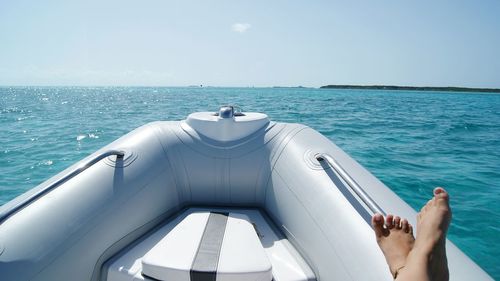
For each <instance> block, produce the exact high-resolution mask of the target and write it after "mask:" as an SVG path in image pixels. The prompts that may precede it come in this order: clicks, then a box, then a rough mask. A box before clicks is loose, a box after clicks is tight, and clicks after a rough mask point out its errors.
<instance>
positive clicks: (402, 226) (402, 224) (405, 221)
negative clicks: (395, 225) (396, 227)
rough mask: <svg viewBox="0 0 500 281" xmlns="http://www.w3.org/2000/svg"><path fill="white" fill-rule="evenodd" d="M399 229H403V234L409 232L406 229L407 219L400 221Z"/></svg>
mask: <svg viewBox="0 0 500 281" xmlns="http://www.w3.org/2000/svg"><path fill="white" fill-rule="evenodd" d="M401 229H403V231H404V232H408V231H409V230H410V229H409V228H408V220H407V219H402V220H401Z"/></svg>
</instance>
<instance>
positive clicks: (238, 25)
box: [231, 23, 252, 33]
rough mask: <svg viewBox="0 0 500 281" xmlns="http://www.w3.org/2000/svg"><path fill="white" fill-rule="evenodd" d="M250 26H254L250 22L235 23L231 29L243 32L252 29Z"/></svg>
mask: <svg viewBox="0 0 500 281" xmlns="http://www.w3.org/2000/svg"><path fill="white" fill-rule="evenodd" d="M250 27H252V25H251V24H249V23H235V24H233V25H232V26H231V29H232V30H233V31H234V32H239V33H243V32H246V31H247V30H248V29H250Z"/></svg>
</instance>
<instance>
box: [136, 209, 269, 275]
mask: <svg viewBox="0 0 500 281" xmlns="http://www.w3.org/2000/svg"><path fill="white" fill-rule="evenodd" d="M142 275H144V276H147V277H151V278H154V279H156V280H161V281H170V280H177V281H216V280H217V281H230V280H239V281H246V280H248V281H250V280H252V281H253V280H259V281H271V280H272V278H273V277H272V266H271V262H270V261H269V259H268V257H267V255H266V252H265V250H264V248H263V247H262V244H261V242H260V240H259V237H258V236H257V233H256V230H255V229H254V226H253V225H252V224H251V222H250V219H249V218H248V217H247V216H246V215H245V214H240V213H232V212H220V213H219V212H204V211H201V212H194V213H191V214H189V215H188V216H186V217H185V218H184V219H183V220H182V221H181V222H180V223H179V224H177V225H176V226H175V228H174V229H173V230H172V231H170V232H169V233H168V234H167V235H166V236H165V237H163V238H162V239H161V240H160V241H159V242H158V243H157V244H156V245H155V246H154V247H153V248H152V249H151V250H149V251H148V252H147V253H146V254H145V255H144V257H143V259H142Z"/></svg>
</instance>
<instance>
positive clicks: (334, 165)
mask: <svg viewBox="0 0 500 281" xmlns="http://www.w3.org/2000/svg"><path fill="white" fill-rule="evenodd" d="M316 159H317V160H318V161H323V160H324V161H326V162H327V163H328V165H330V167H332V168H333V169H334V170H335V171H336V172H337V174H338V175H339V176H340V177H341V178H342V179H343V180H344V181H345V182H346V183H347V185H349V187H350V188H351V190H352V191H354V193H356V195H358V196H359V198H361V200H362V201H363V203H365V204H366V206H368V208H369V209H370V211H372V215H373V214H375V213H379V214H382V215H384V216H385V212H384V210H382V208H380V207H379V206H378V205H377V203H375V201H374V200H373V199H372V198H371V197H370V196H369V195H368V194H367V193H366V192H365V190H364V189H363V188H362V187H361V186H360V185H359V184H358V183H357V182H356V181H355V180H354V179H353V178H352V177H351V176H350V175H349V174H348V173H347V171H346V170H344V168H342V166H341V165H340V164H339V163H338V162H337V161H336V160H335V159H333V158H332V157H331V156H330V155H328V154H324V153H321V154H318V155H316Z"/></svg>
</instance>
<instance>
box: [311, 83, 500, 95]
mask: <svg viewBox="0 0 500 281" xmlns="http://www.w3.org/2000/svg"><path fill="white" fill-rule="evenodd" d="M319 88H320V89H355V90H357V89H359V90H405V91H444V92H479V93H500V89H494V88H467V87H412V86H387V85H372V86H360V85H326V86H321V87H319Z"/></svg>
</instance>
